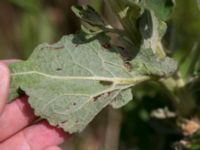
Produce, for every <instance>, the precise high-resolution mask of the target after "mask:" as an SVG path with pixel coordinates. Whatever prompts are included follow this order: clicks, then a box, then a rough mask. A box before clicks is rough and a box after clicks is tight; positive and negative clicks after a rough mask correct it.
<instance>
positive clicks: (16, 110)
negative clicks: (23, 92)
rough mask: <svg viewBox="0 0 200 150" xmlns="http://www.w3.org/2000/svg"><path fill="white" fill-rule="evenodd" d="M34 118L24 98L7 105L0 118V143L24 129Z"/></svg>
mask: <svg viewBox="0 0 200 150" xmlns="http://www.w3.org/2000/svg"><path fill="white" fill-rule="evenodd" d="M35 118H36V117H35V115H34V113H33V110H32V109H31V107H30V106H29V105H28V103H27V97H26V96H24V97H21V98H18V99H16V100H15V101H14V102H12V103H10V104H7V105H6V106H5V108H4V111H3V113H2V115H1V116H0V142H1V141H3V140H5V139H7V138H8V137H10V136H12V135H13V134H15V133H16V132H18V131H19V130H21V129H23V128H24V127H26V126H27V125H28V124H30V123H31V122H32V121H33V120H34V119H35Z"/></svg>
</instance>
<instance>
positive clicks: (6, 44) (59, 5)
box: [0, 0, 200, 150]
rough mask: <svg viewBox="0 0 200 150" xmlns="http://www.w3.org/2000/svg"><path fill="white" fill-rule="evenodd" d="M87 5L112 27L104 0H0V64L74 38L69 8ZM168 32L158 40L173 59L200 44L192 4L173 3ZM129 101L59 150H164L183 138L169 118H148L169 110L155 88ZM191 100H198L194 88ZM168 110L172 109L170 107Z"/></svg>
mask: <svg viewBox="0 0 200 150" xmlns="http://www.w3.org/2000/svg"><path fill="white" fill-rule="evenodd" d="M78 3H79V4H90V5H91V6H93V7H94V8H95V9H96V10H97V11H98V12H101V14H102V16H103V17H104V18H105V20H106V21H107V22H109V23H111V24H115V25H116V24H117V23H118V22H117V21H116V19H115V17H113V14H112V12H111V11H110V9H109V7H108V6H107V5H106V4H105V3H104V1H103V0H0V59H10V58H20V59H27V58H28V56H29V55H30V54H31V52H32V51H33V49H34V48H35V47H36V46H37V45H38V44H40V43H43V42H48V43H54V42H56V41H58V40H59V39H60V38H61V37H62V35H66V34H70V33H76V32H77V31H78V30H79V29H80V22H79V20H78V19H77V18H76V17H75V16H74V14H73V13H72V11H71V9H70V7H71V6H72V5H74V4H78ZM168 26H169V29H168V31H167V33H166V35H165V37H164V39H163V44H164V46H165V48H166V52H167V53H168V54H169V55H171V56H172V57H174V58H175V59H176V60H181V59H183V58H184V57H185V59H186V61H185V64H184V65H182V70H181V71H182V72H183V74H184V73H185V72H186V69H185V68H187V66H188V65H189V61H190V60H189V59H187V57H189V54H190V53H192V52H193V50H194V49H195V45H197V43H198V42H199V41H200V10H199V9H198V7H197V3H196V0H176V7H175V10H174V14H173V16H172V18H171V19H170V20H169V21H168ZM133 91H134V92H133V94H134V100H133V101H132V102H130V103H129V104H128V105H127V106H125V107H124V108H122V109H121V110H113V109H112V108H110V107H108V108H106V109H105V110H103V111H102V112H101V113H100V114H99V115H98V116H97V117H96V119H95V120H94V121H93V122H92V123H91V124H90V125H89V126H88V127H87V129H85V131H83V132H82V133H80V134H76V135H74V136H73V138H72V139H71V140H70V141H68V142H66V143H65V144H64V145H62V148H63V150H169V149H172V148H173V144H174V143H175V142H176V141H179V140H180V139H181V138H182V134H181V132H180V130H179V128H178V127H177V126H176V124H175V122H174V120H173V119H165V120H158V119H154V118H152V117H151V114H152V111H153V110H156V109H158V108H165V107H168V108H172V104H171V102H170V101H169V99H168V96H166V94H165V93H164V92H163V91H162V90H161V89H160V86H159V85H157V84H155V83H147V84H145V86H143V85H140V86H138V87H137V88H136V89H133ZM195 92H196V95H197V97H199V89H197V91H195ZM172 109H173V108H172Z"/></svg>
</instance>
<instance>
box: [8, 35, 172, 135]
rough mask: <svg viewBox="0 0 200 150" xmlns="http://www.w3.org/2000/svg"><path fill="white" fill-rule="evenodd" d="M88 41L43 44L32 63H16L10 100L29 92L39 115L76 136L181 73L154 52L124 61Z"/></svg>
mask: <svg viewBox="0 0 200 150" xmlns="http://www.w3.org/2000/svg"><path fill="white" fill-rule="evenodd" d="M83 42H84V41H82V39H80V38H79V36H73V35H70V36H65V37H63V38H62V39H61V40H60V41H59V42H58V43H56V44H53V45H49V44H42V45H40V46H39V47H37V48H36V49H35V50H34V52H33V54H32V55H31V56H30V58H29V59H28V60H27V61H22V62H20V63H16V64H11V65H10V66H9V67H10V71H11V77H12V80H11V90H10V99H13V98H14V97H15V96H16V95H17V94H18V91H19V90H22V91H25V93H26V94H27V95H28V96H29V100H28V102H29V103H30V105H31V107H32V108H33V109H34V112H35V114H36V115H37V116H40V117H41V118H44V119H47V120H48V121H49V123H50V124H52V125H55V126H58V127H61V128H63V129H64V130H65V131H67V132H70V133H73V132H77V131H82V130H83V129H84V128H85V127H86V125H87V124H88V123H89V122H90V121H91V120H92V119H93V118H94V117H95V116H96V115H97V114H98V113H99V112H100V111H101V110H102V109H103V108H104V107H106V106H107V105H112V106H113V107H114V108H119V107H121V106H123V105H125V104H126V103H128V102H129V101H130V100H131V99H132V94H131V90H130V88H131V87H133V86H135V85H136V84H139V83H141V82H143V81H146V80H149V79H150V78H151V77H152V76H157V77H165V76H169V75H171V74H172V73H173V72H174V71H175V70H176V63H175V62H174V61H173V60H172V59H170V58H164V59H158V58H157V57H156V56H155V55H154V54H153V53H152V50H150V49H149V50H148V49H146V50H144V51H142V52H141V53H139V54H138V55H137V56H136V58H135V59H133V60H131V61H129V62H124V60H123V59H122V58H121V57H122V56H121V55H120V53H123V51H122V50H120V49H117V48H110V49H105V48H103V47H102V46H101V44H100V43H99V41H98V40H93V41H91V42H88V43H84V44H80V43H83ZM119 52H120V53H119Z"/></svg>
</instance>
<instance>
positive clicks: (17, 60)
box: [0, 59, 21, 65]
mask: <svg viewBox="0 0 200 150" xmlns="http://www.w3.org/2000/svg"><path fill="white" fill-rule="evenodd" d="M20 61H21V60H20V59H8V60H1V61H0V62H2V63H4V64H6V65H8V64H12V63H16V62H20Z"/></svg>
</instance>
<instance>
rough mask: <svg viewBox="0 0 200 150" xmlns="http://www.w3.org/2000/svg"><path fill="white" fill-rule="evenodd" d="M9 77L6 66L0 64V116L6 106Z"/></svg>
mask: <svg viewBox="0 0 200 150" xmlns="http://www.w3.org/2000/svg"><path fill="white" fill-rule="evenodd" d="M9 82H10V75H9V70H8V68H7V66H6V65H5V64H4V63H1V62H0V114H1V112H2V111H3V107H4V105H5V104H6V101H7V97H8V91H9Z"/></svg>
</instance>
